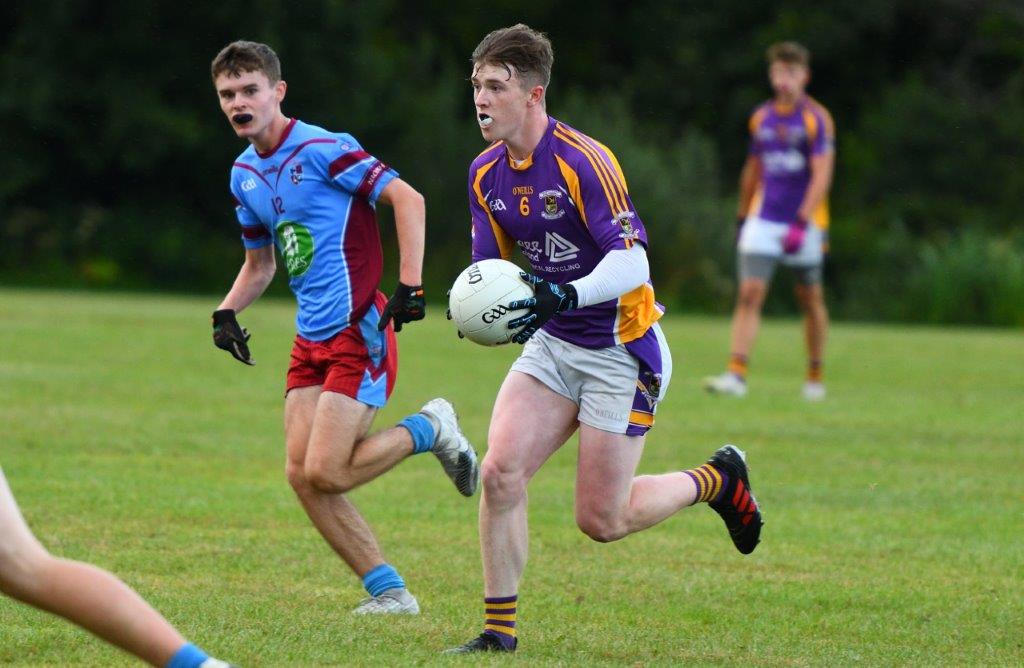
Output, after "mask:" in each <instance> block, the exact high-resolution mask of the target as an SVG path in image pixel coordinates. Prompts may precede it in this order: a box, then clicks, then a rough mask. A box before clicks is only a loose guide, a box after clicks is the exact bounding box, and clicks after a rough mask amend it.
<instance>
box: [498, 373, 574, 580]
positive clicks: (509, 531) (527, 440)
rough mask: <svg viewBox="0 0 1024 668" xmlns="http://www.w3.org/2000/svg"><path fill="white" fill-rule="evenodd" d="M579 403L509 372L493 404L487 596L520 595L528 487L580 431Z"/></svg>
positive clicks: (533, 379)
mask: <svg viewBox="0 0 1024 668" xmlns="http://www.w3.org/2000/svg"><path fill="white" fill-rule="evenodd" d="M578 410H579V409H578V408H577V406H576V404H575V403H573V402H572V401H569V400H568V399H566V398H565V397H563V396H561V395H559V394H557V393H556V392H553V391H552V390H550V389H548V387H547V386H545V385H544V384H543V383H541V382H540V381H539V380H537V379H536V378H534V377H533V376H529V375H526V374H523V373H519V372H517V371H511V372H509V374H508V376H507V377H506V378H505V382H504V383H503V384H502V386H501V390H500V391H499V392H498V397H497V399H495V402H494V413H493V414H492V416H491V427H490V431H489V433H488V436H487V455H486V456H485V457H484V461H483V464H482V465H481V476H482V478H483V494H482V495H481V498H480V548H481V552H482V554H483V565H484V595H485V596H488V597H496V596H511V595H513V594H516V593H517V592H518V591H519V580H520V579H521V578H522V575H523V570H524V569H525V568H526V557H527V552H528V535H527V521H526V508H527V499H526V485H527V483H528V482H529V481H530V478H532V477H533V475H534V474H535V473H536V472H537V469H539V468H540V467H541V465H542V464H543V463H544V462H545V461H547V459H548V458H549V457H550V456H551V455H552V454H553V453H554V452H555V451H556V450H558V448H560V447H561V446H562V444H563V443H565V442H566V441H567V440H568V439H569V437H570V436H572V433H573V431H575V430H576V414H577V412H578Z"/></svg>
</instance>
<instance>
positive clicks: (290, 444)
mask: <svg viewBox="0 0 1024 668" xmlns="http://www.w3.org/2000/svg"><path fill="white" fill-rule="evenodd" d="M211 74H212V77H213V81H214V86H215V87H216V90H217V95H218V96H219V98H220V105H221V110H222V111H223V112H224V115H225V116H227V119H228V122H229V123H230V124H231V127H232V128H233V129H234V131H235V133H236V134H237V135H238V136H239V137H243V138H245V139H247V140H248V141H249V143H250V146H249V147H248V148H247V149H246V150H245V151H243V152H242V154H241V155H240V156H239V157H238V159H237V160H236V161H235V164H234V167H233V169H232V174H231V191H232V195H233V196H234V198H235V204H236V212H237V214H238V220H239V223H241V226H242V241H243V244H244V246H245V249H246V251H245V263H244V264H243V265H242V269H241V271H239V273H238V278H237V279H236V280H235V283H234V285H233V286H232V288H231V290H230V292H228V294H227V296H226V297H225V298H224V301H223V302H222V303H221V305H220V306H219V307H218V308H217V311H216V312H215V313H214V314H213V325H214V335H213V338H214V342H215V343H216V345H217V346H218V347H221V348H224V349H225V350H228V351H229V352H230V353H231V354H232V355H233V356H234V357H235V358H237V359H238V360H239V361H241V362H244V363H246V364H252V363H253V361H252V357H251V356H250V353H249V348H248V340H249V334H248V332H246V331H245V330H244V329H242V328H241V326H240V325H239V324H238V321H237V319H236V317H235V314H236V312H238V311H241V310H242V309H244V308H245V307H246V306H248V305H249V304H251V303H252V302H253V301H254V300H255V299H256V298H257V297H259V296H260V295H261V294H262V293H263V291H264V290H265V289H266V287H267V285H268V284H269V283H270V281H271V279H272V278H273V276H274V272H275V269H276V264H275V259H274V244H275V243H276V245H277V246H278V249H279V250H280V252H281V255H282V257H283V259H284V261H285V264H286V267H287V270H288V274H289V277H290V278H289V284H290V286H291V288H292V291H293V292H294V293H295V297H296V300H297V302H298V310H297V313H296V328H297V330H298V334H297V335H296V339H295V345H294V347H293V349H292V358H291V365H290V367H289V369H288V376H287V393H286V398H285V440H286V449H287V466H286V472H287V477H288V482H289V483H290V484H291V486H292V488H293V489H294V490H295V493H296V495H297V496H298V498H299V501H300V503H301V504H302V507H303V508H304V509H305V511H306V514H307V515H309V518H310V519H311V520H312V521H313V524H314V525H315V526H316V528H317V529H318V530H319V531H320V533H321V535H323V537H324V539H325V540H326V541H327V542H328V543H329V544H330V545H331V547H332V548H334V550H335V552H337V553H338V555H339V556H341V558H342V559H344V561H345V563H347V564H348V565H349V567H351V568H352V570H353V571H354V572H355V573H356V574H357V575H359V576H360V577H361V578H362V580H363V585H364V586H365V587H366V590H367V592H368V593H369V594H370V597H369V598H368V599H366V600H365V601H363V603H362V604H360V605H359V607H357V608H356V610H355V612H357V613H360V614H368V613H374V614H376V613H409V614H415V613H417V612H419V605H418V603H417V601H416V599H415V598H414V597H413V596H412V594H410V593H409V591H408V590H407V589H406V587H405V582H404V580H403V579H402V578H401V576H400V575H399V574H398V572H397V571H396V570H395V568H394V567H392V566H391V565H389V564H388V563H386V562H385V561H384V557H383V555H382V553H381V549H380V547H379V545H378V543H377V540H376V538H375V537H374V535H373V532H372V531H371V530H370V527H369V526H368V525H367V523H366V521H365V520H364V519H363V517H362V515H360V513H359V511H358V510H356V508H355V507H354V506H353V505H352V503H351V502H350V501H349V500H348V499H347V498H346V497H345V496H344V493H345V492H347V491H349V490H351V489H353V488H354V487H357V486H358V485H361V484H363V483H365V482H368V481H370V480H372V479H374V478H376V477H377V476H379V475H381V474H382V473H384V472H385V471H387V470H389V469H391V468H392V467H393V466H395V465H396V464H398V462H400V461H402V460H403V459H405V458H406V457H408V456H409V455H411V454H415V453H421V452H428V451H432V452H434V454H435V455H436V456H437V457H438V459H439V460H440V462H441V464H442V466H443V467H444V470H445V472H446V473H447V474H448V475H449V477H451V478H452V480H453V482H454V483H455V485H456V487H457V488H458V490H459V492H461V493H462V494H464V495H465V496H471V495H472V494H473V492H474V491H475V489H476V485H477V480H478V477H479V467H478V465H477V460H476V453H475V452H474V451H473V448H472V446H471V445H470V444H469V442H468V441H467V440H466V438H465V437H464V436H463V435H462V431H461V430H460V429H459V425H458V422H457V419H456V416H455V411H454V409H453V408H452V406H451V404H450V403H448V402H447V401H446V400H444V399H434V400H432V401H430V402H428V403H427V404H426V405H425V406H424V407H423V409H422V410H421V412H419V413H416V414H414V415H410V416H409V417H407V418H405V419H404V420H402V422H401V423H399V425H398V426H396V427H393V428H391V429H386V430H383V431H380V432H377V433H376V434H373V435H370V434H369V430H370V425H371V423H372V421H373V417H374V415H375V413H376V411H377V409H378V408H380V407H381V406H383V405H384V404H385V402H386V401H387V398H388V396H389V395H390V393H391V390H392V388H393V386H394V382H395V374H396V372H397V361H398V360H397V354H398V349H397V341H396V339H395V334H394V332H395V330H399V331H400V330H401V328H402V325H403V324H404V323H408V322H410V321H413V320H419V319H421V318H423V315H424V308H425V307H424V301H423V288H422V287H421V286H420V282H421V276H420V274H421V270H422V266H423V243H424V225H425V221H424V216H425V213H424V203H423V197H422V196H420V194H419V193H417V192H416V191H415V190H413V189H412V188H411V187H410V186H409V185H408V184H406V183H405V182H404V181H402V180H401V179H399V178H398V177H397V174H396V173H395V172H394V170H392V169H390V168H389V167H388V166H387V165H385V164H384V163H382V162H380V161H379V160H377V159H376V158H374V157H373V156H372V155H369V154H368V153H366V152H365V151H364V150H363V149H362V148H361V147H360V146H359V144H358V142H356V140H355V138H353V137H352V136H351V135H347V134H343V133H332V132H327V131H326V130H323V129H321V128H318V127H315V126H312V125H308V124H306V123H302V122H301V121H297V120H295V119H289V118H287V117H286V116H285V115H284V114H283V113H282V111H281V102H282V100H283V99H284V96H285V91H286V88H287V86H286V84H285V82H284V81H283V80H282V79H281V66H280V63H279V61H278V59H277V56H276V54H274V52H273V51H272V50H271V49H270V47H268V46H266V45H265V44H257V43H254V42H235V43H232V44H229V45H228V46H227V47H225V48H224V49H223V50H222V51H221V52H220V53H219V54H218V55H217V57H216V58H215V59H214V61H213V64H212V67H211ZM377 201H382V202H384V203H385V204H389V205H391V206H392V207H394V211H395V226H396V228H397V232H398V246H399V254H400V266H399V283H398V288H397V289H396V290H395V293H394V296H392V297H391V299H390V300H388V299H386V298H385V296H384V295H383V294H382V293H380V291H379V290H378V289H377V286H378V284H379V282H380V278H381V272H382V267H383V259H382V252H381V245H380V234H379V231H378V229H377V222H376V214H375V205H376V202H377Z"/></svg>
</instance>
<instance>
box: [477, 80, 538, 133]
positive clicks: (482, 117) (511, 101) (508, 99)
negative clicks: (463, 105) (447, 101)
mask: <svg viewBox="0 0 1024 668" xmlns="http://www.w3.org/2000/svg"><path fill="white" fill-rule="evenodd" d="M510 70H511V73H510ZM470 81H471V82H472V84H473V104H474V105H475V106H476V120H477V123H478V124H479V126H480V133H481V134H482V135H483V136H484V139H486V140H487V141H491V142H493V141H498V140H499V139H506V140H507V139H508V138H509V137H512V136H515V135H516V133H517V132H518V131H519V129H520V128H521V127H522V126H523V124H524V123H525V121H526V114H527V110H528V109H529V108H530V107H531V106H533V105H534V104H537V103H538V102H539V100H540V99H542V96H543V92H544V88H543V87H542V86H535V87H534V88H533V89H530V90H526V89H524V87H523V82H522V81H520V79H519V75H518V74H517V73H516V70H515V68H509V69H506V68H505V67H503V66H501V65H478V66H474V68H473V75H472V77H471V78H470Z"/></svg>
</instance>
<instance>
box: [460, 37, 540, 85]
mask: <svg viewBox="0 0 1024 668" xmlns="http://www.w3.org/2000/svg"><path fill="white" fill-rule="evenodd" d="M554 62H555V54H554V51H552V49H551V40H549V39H548V37H547V35H545V34H544V33H542V32H538V31H536V30H534V29H533V28H531V27H530V26H528V25H525V24H522V23H517V24H516V25H514V26H511V27H508V28H501V29H499V30H495V31H494V32H492V33H490V34H489V35H487V37H484V38H483V40H482V41H481V42H480V43H479V44H477V46H476V48H475V49H474V50H473V65H474V66H479V65H497V66H500V67H504V68H505V69H506V70H508V74H509V76H510V77H511V76H512V70H511V69H509V68H510V67H514V68H515V69H516V73H517V74H519V78H520V79H522V80H523V82H524V83H528V84H533V85H535V86H536V85H541V86H544V87H545V88H547V86H548V82H550V81H551V65H552V64H554Z"/></svg>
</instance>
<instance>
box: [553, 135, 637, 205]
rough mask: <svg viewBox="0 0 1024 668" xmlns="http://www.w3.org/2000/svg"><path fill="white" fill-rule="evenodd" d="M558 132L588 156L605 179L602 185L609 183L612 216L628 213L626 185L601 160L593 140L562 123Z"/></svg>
mask: <svg viewBox="0 0 1024 668" xmlns="http://www.w3.org/2000/svg"><path fill="white" fill-rule="evenodd" d="M558 131H561V132H562V134H563V135H565V136H568V137H571V138H572V139H573V140H575V141H570V140H566V141H570V143H571V144H572V145H573V146H575V147H576V148H578V149H580V150H581V151H582V152H583V154H584V155H586V156H587V159H588V160H589V161H590V164H591V165H592V166H593V167H594V171H596V172H598V173H599V175H601V176H603V177H604V179H603V180H602V185H604V184H605V183H607V185H605V188H606V189H610V191H611V196H609V198H608V201H609V203H610V205H611V210H612V215H614V214H617V213H621V212H623V211H628V210H629V207H628V206H626V186H625V183H624V182H623V181H620V180H619V179H617V178H616V176H615V174H613V173H612V169H611V168H610V167H609V166H608V165H607V164H606V163H605V161H604V160H603V159H602V158H601V154H600V153H599V152H598V149H597V147H596V146H595V145H594V144H592V143H591V142H592V141H593V140H591V139H590V138H589V137H586V136H584V135H581V134H579V133H578V132H574V131H573V130H570V129H569V128H568V127H566V126H564V125H562V124H561V123H559V124H558V127H557V128H556V130H555V132H556V134H557V133H558ZM606 194H607V192H606Z"/></svg>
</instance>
